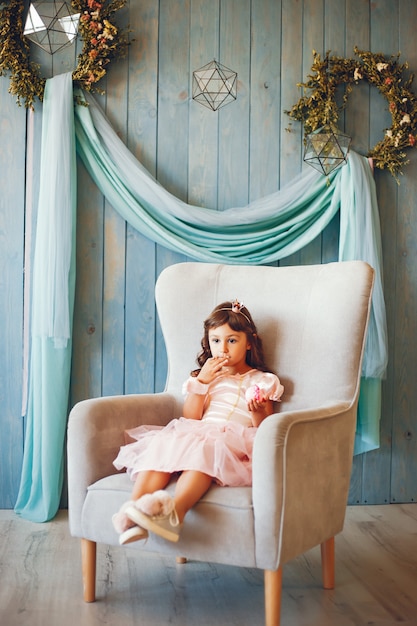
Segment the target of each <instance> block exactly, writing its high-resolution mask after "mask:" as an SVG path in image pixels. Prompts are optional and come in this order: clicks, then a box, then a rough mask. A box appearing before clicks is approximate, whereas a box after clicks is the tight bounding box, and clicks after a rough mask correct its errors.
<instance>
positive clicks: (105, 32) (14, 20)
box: [0, 0, 128, 109]
mask: <svg viewBox="0 0 417 626" xmlns="http://www.w3.org/2000/svg"><path fill="white" fill-rule="evenodd" d="M125 4H126V0H111V1H109V2H107V1H106V0H102V1H101V2H97V1H96V0H72V1H71V6H72V7H73V8H74V9H75V10H76V11H77V12H79V13H80V14H81V17H80V22H79V29H78V30H79V34H80V36H81V38H82V41H83V48H82V51H81V53H80V54H79V55H78V65H77V67H76V69H75V70H74V72H73V74H72V77H73V80H74V81H75V82H76V83H77V84H78V85H79V86H80V87H82V88H83V89H85V90H87V91H101V90H99V89H98V88H97V87H96V86H95V85H96V83H97V82H98V81H99V80H101V79H102V78H103V76H104V75H105V74H106V71H107V69H106V68H107V66H108V65H109V63H110V62H111V60H112V59H115V58H118V57H123V56H125V55H126V52H127V46H128V40H127V35H126V33H125V32H120V31H119V30H118V29H117V28H116V26H115V25H114V24H113V23H112V22H111V21H110V20H111V17H112V15H113V14H114V13H116V11H118V10H119V9H121V8H123V7H124V6H125ZM24 8H25V7H24V1H23V0H10V2H9V3H8V4H7V6H5V7H3V8H1V9H0V76H5V75H8V74H10V87H9V92H10V93H11V94H12V95H14V96H16V99H17V103H18V104H19V106H20V105H21V104H22V102H24V104H25V106H26V108H31V109H33V105H34V102H35V99H36V98H39V99H40V100H42V99H43V93H44V89H45V83H46V79H45V78H43V77H42V76H41V74H40V68H39V65H37V64H36V63H33V62H32V61H30V58H29V53H30V47H29V43H28V41H27V39H26V38H25V37H24V35H23V13H24ZM101 93H103V92H102V91H101Z"/></svg>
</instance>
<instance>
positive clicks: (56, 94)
mask: <svg viewBox="0 0 417 626" xmlns="http://www.w3.org/2000/svg"><path fill="white" fill-rule="evenodd" d="M69 76H70V75H65V78H63V77H56V78H54V79H51V81H47V88H46V91H45V103H44V120H43V137H42V166H41V197H40V203H39V219H38V229H37V235H36V251H35V267H34V287H33V310H32V334H33V338H32V355H31V366H30V373H29V381H30V383H29V388H30V392H29V398H30V401H29V408H28V412H27V433H26V442H25V454H24V463H23V471H22V479H21V488H20V493H19V498H18V502H17V504H16V511H17V512H18V513H19V514H20V515H22V516H24V517H27V518H28V519H32V520H33V521H46V520H47V519H50V518H51V517H52V516H53V515H54V514H55V512H56V510H57V508H58V505H59V494H60V490H61V485H62V458H63V442H64V435H65V426H66V417H67V410H66V409H67V401H68V388H69V378H70V369H69V364H70V349H71V320H72V307H73V297H74V276H75V267H74V257H75V254H74V246H75V198H74V196H75V180H76V164H75V160H74V152H73V147H74V129H75V136H76V146H77V152H78V154H79V156H80V157H81V159H82V161H83V162H84V165H85V166H86V168H87V170H88V171H89V172H90V174H91V176H92V178H93V180H94V181H95V182H96V184H97V186H98V187H99V189H100V190H101V192H102V193H103V194H104V195H105V196H106V198H107V200H108V201H109V202H110V203H111V204H112V205H113V207H114V208H115V209H116V210H117V211H118V212H119V213H120V214H121V215H122V216H123V218H124V219H126V220H127V221H128V222H129V223H130V224H131V225H132V226H133V227H134V228H136V229H137V230H139V231H140V232H141V233H142V234H143V235H145V236H147V237H148V238H150V239H152V240H153V241H155V242H157V243H159V244H161V245H163V246H165V247H167V248H170V249H172V250H175V251H177V252H181V253H183V254H186V255H188V256H190V257H192V258H195V259H197V260H200V261H206V262H207V261H211V262H219V263H231V264H237V263H241V264H243V263H246V264H267V263H270V262H273V261H277V260H279V259H281V258H284V257H286V256H288V255H289V254H292V253H294V252H296V251H297V250H300V249H301V248H303V247H304V246H305V245H307V244H308V243H309V242H311V241H312V240H313V239H314V238H315V237H317V236H318V235H319V234H320V232H321V231H322V230H323V229H324V228H325V227H326V226H327V224H328V223H329V222H330V220H331V219H332V218H333V216H334V215H335V214H336V212H337V211H339V210H340V215H341V226H340V249H339V259H340V260H350V259H363V260H365V261H368V262H369V263H370V264H371V265H372V266H373V267H374V269H375V271H376V281H375V282H376V285H375V292H374V297H373V304H372V315H371V320H370V330H369V333H368V339H367V346H366V354H365V359H364V364H363V372H362V373H363V379H362V387H361V407H362V411H359V413H358V435H357V447H356V452H358V451H360V452H363V451H366V450H370V449H373V448H375V447H377V446H378V445H379V439H378V437H379V435H378V432H379V430H378V424H379V414H380V381H381V378H382V377H383V376H384V373H385V369H386V364H387V347H386V345H387V338H386V322H385V306H384V299H383V291H382V275H381V267H382V259H381V242H380V228H379V218H378V207H377V202H376V193H375V184H374V180H373V177H372V175H371V170H370V167H369V164H368V162H367V160H366V159H365V158H363V157H360V156H359V155H357V154H355V153H354V152H352V153H351V154H350V156H349V159H348V163H347V165H345V166H344V167H342V168H340V169H339V170H336V171H335V172H334V173H332V175H331V176H330V178H329V180H326V179H325V178H324V177H323V176H321V175H320V174H318V173H317V172H315V171H314V170H312V169H311V168H307V169H306V170H305V171H304V172H303V173H302V174H300V176H299V177H297V178H296V179H295V180H293V181H292V182H291V183H290V184H289V185H287V186H286V187H285V188H283V189H282V190H280V191H278V192H276V193H274V194H271V195H269V196H266V197H264V198H261V199H260V200H257V201H255V202H252V203H250V204H248V205H247V206H246V207H236V208H230V209H227V210H225V211H216V210H212V209H209V208H204V207H196V206H192V205H189V204H187V203H184V202H182V201H180V200H179V199H178V198H176V197H175V196H173V195H172V194H170V193H169V192H168V191H167V190H165V189H164V188H163V187H162V186H161V185H159V183H158V182H157V181H156V180H155V179H154V178H153V177H152V176H151V175H150V174H149V172H147V171H146V169H145V168H144V167H143V166H142V165H141V164H140V163H139V162H138V161H137V160H136V159H135V158H134V156H133V155H132V154H131V153H130V152H129V151H128V149H127V148H126V147H125V146H124V144H123V143H122V142H121V141H120V139H119V138H118V136H117V134H116V133H115V132H114V131H113V129H112V128H111V126H110V124H109V123H108V121H107V120H106V118H105V116H104V114H103V113H102V111H101V109H100V108H99V107H98V105H97V104H96V102H95V101H94V99H93V98H92V97H91V96H84V94H82V93H81V92H80V93H78V94H77V95H78V97H81V98H82V97H86V98H87V99H88V104H89V106H88V107H86V106H81V105H77V106H76V107H75V119H74V117H73V106H72V97H73V95H72V89H71V88H70V84H69V83H70V79H69ZM59 118H60V121H59V123H57V120H58V119H59ZM57 129H59V130H57ZM52 163H53V164H54V166H53V167H52V166H51V164H52ZM55 165H56V167H55ZM50 188H52V189H51V190H50ZM64 198H67V199H68V205H70V209H68V207H67V208H66V209H65V211H64V210H63V199H64ZM44 204H45V207H44ZM46 207H48V208H46ZM44 210H45V218H41V212H42V213H43V211H44ZM68 211H69V213H68ZM64 214H65V215H67V217H66V218H65V219H66V221H65V219H64V218H63V215H64ZM69 214H71V218H69ZM64 222H65V225H64ZM51 263H52V264H51ZM66 313H68V315H66ZM61 322H62V323H61Z"/></svg>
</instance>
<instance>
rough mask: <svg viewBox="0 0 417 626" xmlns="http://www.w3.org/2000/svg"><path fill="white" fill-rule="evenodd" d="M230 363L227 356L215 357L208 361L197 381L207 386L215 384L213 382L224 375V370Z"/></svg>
mask: <svg viewBox="0 0 417 626" xmlns="http://www.w3.org/2000/svg"><path fill="white" fill-rule="evenodd" d="M228 362H229V357H227V356H215V357H211V358H210V359H207V361H206V362H205V363H204V365H203V367H202V368H201V371H200V373H199V375H198V376H197V380H199V381H200V383H204V384H205V385H207V384H208V383H211V382H213V380H215V379H216V378H218V377H219V376H222V375H223V374H224V372H223V371H222V368H223V367H224V366H226V365H227V363H228Z"/></svg>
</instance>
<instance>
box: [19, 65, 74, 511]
mask: <svg viewBox="0 0 417 626" xmlns="http://www.w3.org/2000/svg"><path fill="white" fill-rule="evenodd" d="M75 219H76V153H75V137H74V107H73V88H72V77H71V74H63V75H60V76H56V77H55V78H54V79H51V80H48V81H47V83H46V89H45V102H44V108H43V125H42V150H41V167H40V189H39V206H38V218H37V226H36V244H35V254H34V261H33V282H32V310H31V344H32V345H31V355H30V362H29V394H28V403H27V411H26V432H25V447H24V455H23V468H22V476H21V481H20V489H19V495H18V498H17V502H16V505H15V511H16V513H18V514H19V515H22V517H25V518H27V519H29V520H32V521H34V522H44V521H47V520H48V519H51V518H52V517H54V515H55V514H56V512H57V510H58V507H59V501H60V497H61V490H62V482H63V476H64V454H63V453H64V439H65V430H66V422H67V413H68V395H69V381H70V370H71V345H72V344H71V334H72V333H71V331H72V312H73V304H74V288H75Z"/></svg>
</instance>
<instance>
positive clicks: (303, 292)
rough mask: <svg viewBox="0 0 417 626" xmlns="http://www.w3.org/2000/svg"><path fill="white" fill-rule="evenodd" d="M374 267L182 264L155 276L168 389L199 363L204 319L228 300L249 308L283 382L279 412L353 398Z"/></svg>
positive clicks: (268, 357)
mask: <svg viewBox="0 0 417 626" xmlns="http://www.w3.org/2000/svg"><path fill="white" fill-rule="evenodd" d="M372 283H373V270H372V268H371V267H370V266H369V265H368V264H366V263H364V262H362V261H349V262H343V263H329V264H323V265H307V266H295V267H294V266H292V267H269V266H267V267H266V266H242V265H217V264H205V263H180V264H177V265H172V266H170V267H168V268H166V269H165V270H164V271H163V272H162V273H161V275H160V276H159V278H158V281H157V285H156V302H157V307H158V313H159V318H160V322H161V327H162V332H163V335H164V339H165V344H166V349H167V357H168V377H167V385H166V390H167V391H169V392H171V393H173V394H175V395H176V396H177V397H178V401H179V406H180V403H181V402H182V396H181V386H182V383H183V381H184V380H185V379H186V378H187V376H188V375H189V373H190V371H191V370H192V369H194V368H195V367H197V364H196V356H197V353H198V352H199V350H200V342H201V338H202V336H203V321H204V319H205V318H206V317H207V316H208V315H209V313H210V312H211V311H212V310H213V308H214V307H215V306H216V305H217V304H219V303H220V302H223V301H225V300H233V299H236V298H237V299H238V300H239V301H241V302H244V304H245V305H246V306H247V307H248V309H249V311H250V312H251V314H252V316H253V318H254V321H255V323H256V325H257V328H258V332H259V335H260V336H261V338H262V341H263V345H264V351H265V355H266V360H267V364H268V366H269V367H270V368H271V370H272V371H275V372H276V373H277V374H278V376H279V377H280V379H281V382H282V383H283V385H284V387H285V393H284V396H283V399H282V403H281V407H280V410H281V411H282V410H286V409H289V408H291V409H298V408H306V407H315V406H321V405H322V404H323V403H325V402H328V401H334V400H339V401H348V402H351V401H352V402H353V401H354V400H355V399H356V397H357V393H358V388H359V375H358V372H360V367H359V366H360V359H361V355H362V348H363V341H364V340H363V336H362V332H363V325H364V323H366V320H367V316H368V314H369V311H368V309H369V301H368V295H367V294H368V290H369V285H372Z"/></svg>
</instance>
